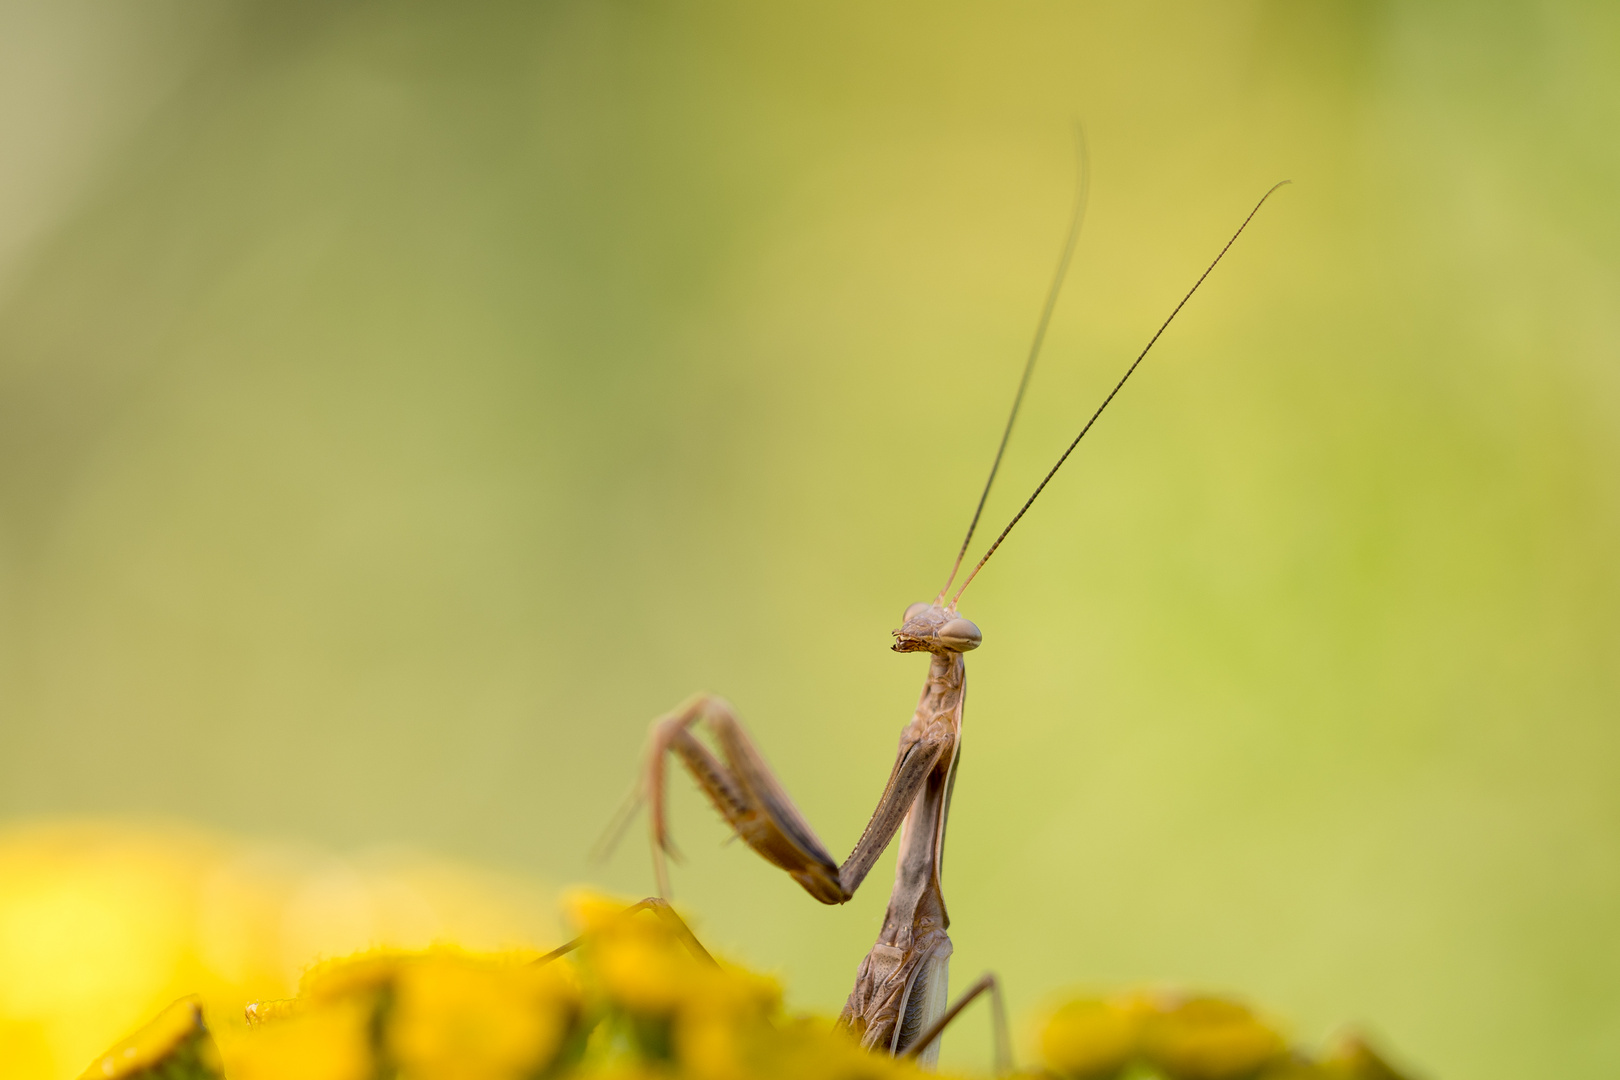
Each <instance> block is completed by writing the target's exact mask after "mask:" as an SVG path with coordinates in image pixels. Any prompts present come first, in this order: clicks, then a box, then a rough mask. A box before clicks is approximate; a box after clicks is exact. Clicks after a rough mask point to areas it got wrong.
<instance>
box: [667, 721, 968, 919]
mask: <svg viewBox="0 0 1620 1080" xmlns="http://www.w3.org/2000/svg"><path fill="white" fill-rule="evenodd" d="M700 724H701V725H702V726H704V727H706V728H708V730H709V732H710V734H711V735H713V737H714V740H715V742H716V743H717V744H718V746H719V748H720V753H721V754H722V755H723V756H724V759H725V760H724V761H722V760H720V759H719V758H717V757H715V755H714V753H713V751H711V750H710V749H709V748H708V747H707V746H705V745H704V744H703V743H702V742H700V741H699V740H698V739H697V738H696V737H695V736H694V735H693V733H692V728H693V727H695V726H698V725H700ZM918 727H919V726H918V725H917V724H916V723H913V725H912V726H911V727H909V728H907V729H906V732H905V734H903V735H902V737H901V741H900V751H899V755H898V756H897V757H896V759H895V763H894V769H893V771H892V772H891V773H890V774H889V782H888V785H887V786H886V787H885V788H884V791H883V795H882V797H881V798H879V800H878V805H877V809H876V810H874V811H873V812H872V817H871V820H870V821H869V822H868V823H867V826H866V830H865V832H863V833H862V835H861V839H860V841H859V842H858V843H857V844H856V845H855V850H854V851H853V852H851V853H850V856H849V858H848V859H846V860H845V861H844V863H843V864H842V865H839V864H838V863H836V862H834V861H833V858H832V856H831V855H829V854H828V853H827V847H826V845H825V844H823V843H822V842H821V839H820V838H819V837H818V836H817V835H816V833H815V830H814V829H812V828H811V827H810V824H809V822H807V821H805V819H804V815H803V814H802V813H801V812H800V811H799V808H798V807H797V806H795V805H794V803H793V799H792V797H791V796H789V795H788V793H787V791H786V790H785V789H784V788H783V787H782V783H781V781H779V780H778V779H777V778H776V774H775V773H773V772H772V771H771V767H770V766H769V765H767V764H766V763H765V758H764V757H763V756H762V755H761V754H760V752H759V749H758V748H757V747H756V746H755V745H754V741H753V739H752V738H750V737H749V735H748V732H747V730H746V729H745V728H744V727H743V726H742V723H741V722H740V721H739V720H738V719H737V716H736V713H735V712H733V711H732V708H731V705H730V704H729V703H728V702H727V701H726V700H725V699H724V698H720V697H716V696H715V695H713V694H698V695H695V696H694V697H692V698H691V699H689V700H688V701H687V702H686V703H685V704H684V705H682V706H681V707H680V708H679V709H677V710H675V712H673V713H671V714H670V715H668V716H666V717H664V718H662V719H660V720H659V721H657V722H656V723H655V724H654V725H653V732H652V740H651V746H650V747H649V749H648V754H647V766H646V769H647V772H646V776H645V778H644V780H643V792H644V793H645V795H646V797H647V800H648V803H649V804H650V808H651V817H652V838H653V860H654V865H655V869H656V873H657V878H658V889H659V893H660V895H667V894H668V892H669V881H668V873H667V869H666V867H665V864H664V856H665V854H674V853H675V852H674V845H673V843H672V842H671V840H670V836H669V819H668V814H667V813H666V811H665V805H664V795H665V773H664V761H665V757H666V755H667V754H670V753H673V754H674V755H675V756H676V757H677V758H679V759H680V761H681V763H682V764H684V765H685V766H686V768H687V771H688V772H690V773H691V774H692V778H693V779H694V780H696V781H697V784H698V786H699V787H700V788H702V789H703V793H704V794H705V795H707V796H708V797H709V801H710V802H712V803H713V804H714V807H715V809H716V810H718V811H719V812H720V815H721V816H722V817H723V818H725V819H726V823H727V824H729V825H730V826H731V827H732V829H733V830H734V831H735V832H736V834H737V836H739V837H740V838H741V839H742V841H743V842H744V843H746V844H747V845H748V846H749V847H751V848H753V849H754V850H755V851H756V852H758V853H759V854H760V856H761V857H763V858H764V859H765V861H766V862H769V863H770V864H771V865H773V866H777V867H780V868H782V869H783V870H786V871H787V872H788V874H789V875H790V876H791V877H792V878H793V880H795V881H797V882H798V883H799V884H800V885H802V886H804V890H805V891H806V892H808V893H809V894H810V895H811V896H813V897H815V898H816V899H817V900H819V901H821V902H822V903H823V904H842V903H844V902H845V901H846V900H848V899H849V898H850V897H852V896H854V895H855V890H856V889H857V888H859V887H860V884H861V882H862V881H863V880H864V879H865V878H866V875H867V873H868V872H870V871H871V869H872V865H873V864H874V863H875V862H877V860H878V857H879V856H880V855H882V853H883V849H884V848H886V847H888V845H889V841H890V839H892V838H893V836H894V834H895V832H896V831H897V830H898V829H899V828H900V823H901V821H902V820H904V818H905V816H906V812H907V811H908V810H910V808H911V804H912V803H913V802H914V801H915V800H916V797H917V792H918V791H920V790H921V789H922V786H923V784H924V783H925V782H926V781H927V779H928V774H929V773H930V772H931V771H932V770H933V769H934V767H935V765H936V764H937V763H938V762H939V759H940V758H941V756H943V754H944V753H945V751H946V750H947V749H948V748H949V747H950V746H951V745H953V744H954V741H955V739H954V732H945V731H941V730H939V729H938V727H937V725H935V726H929V727H925V728H923V729H921V730H917V729H918Z"/></svg>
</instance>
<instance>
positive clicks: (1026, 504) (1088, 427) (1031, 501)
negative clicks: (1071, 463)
mask: <svg viewBox="0 0 1620 1080" xmlns="http://www.w3.org/2000/svg"><path fill="white" fill-rule="evenodd" d="M1287 183H1289V181H1287V180H1283V181H1281V182H1279V183H1276V184H1273V185H1272V186H1271V190H1270V191H1267V192H1266V193H1265V194H1264V195H1262V196H1260V201H1259V202H1257V203H1255V204H1254V209H1253V210H1250V211H1249V216H1248V217H1246V218H1244V219H1243V224H1241V225H1239V226H1238V228H1237V232H1235V233H1233V234H1232V239H1230V240H1228V241H1227V242H1226V246H1225V247H1223V248H1221V250H1220V254H1218V255H1216V256H1215V260H1214V261H1213V262H1211V263H1210V264H1209V266H1208V267H1206V268H1205V269H1204V272H1203V273H1202V274H1199V275H1198V280H1197V281H1195V282H1193V287H1192V288H1190V289H1188V290H1187V295H1186V296H1183V297H1182V298H1181V303H1179V304H1177V305H1176V309H1175V310H1174V311H1172V312H1171V313H1170V317H1169V318H1167V319H1165V320H1164V322H1163V323H1162V324H1161V325H1160V326H1159V329H1158V330H1157V331H1155V332H1154V334H1153V337H1152V338H1151V339H1150V340H1149V341H1148V343H1147V345H1145V346H1143V348H1142V351H1141V352H1140V353H1138V354H1137V357H1136V359H1135V360H1133V361H1131V366H1130V367H1128V368H1126V369H1125V374H1124V375H1121V376H1120V378H1119V382H1117V383H1115V384H1114V388H1113V389H1112V390H1110V391H1108V396H1107V397H1105V398H1103V403H1102V404H1101V405H1099V406H1097V411H1096V412H1094V413H1092V414H1091V419H1090V420H1087V421H1086V426H1085V427H1083V428H1081V429H1080V434H1078V435H1076V436H1075V437H1074V442H1072V443H1070V444H1069V448H1068V449H1067V450H1065V451H1063V456H1062V457H1060V458H1058V459H1057V464H1056V465H1053V466H1052V470H1051V471H1050V472H1048V473H1047V474H1046V478H1045V479H1043V480H1042V481H1041V482H1040V485H1039V486H1038V487H1036V489H1035V493H1034V494H1033V495H1031V496H1030V497H1029V498H1028V499H1027V500H1026V501H1025V502H1024V505H1023V506H1022V507H1020V508H1019V510H1018V513H1016V514H1014V515H1013V519H1012V520H1011V521H1009V522H1008V523H1007V527H1006V528H1005V529H1002V530H1001V535H1000V536H998V537H996V541H995V543H993V544H991V545H990V550H989V551H986V552H985V553H984V558H982V559H980V560H979V562H978V565H976V566H975V567H974V568H973V572H972V573H970V574H968V576H967V580H966V581H964V582H962V587H961V588H960V589H957V590H956V595H955V596H953V597H951V606H952V607H955V606H956V602H957V601H958V600H960V599H961V598H962V594H963V593H965V592H967V587H968V586H969V585H971V584H972V583H973V579H974V578H975V577H977V576H978V574H979V571H980V570H982V569H984V564H985V563H987V562H989V561H990V556H992V555H994V554H995V553H996V549H997V548H998V547H1000V546H1001V542H1002V541H1003V540H1005V539H1007V534H1008V533H1010V532H1012V531H1013V526H1014V525H1017V524H1018V522H1019V521H1020V520H1021V519H1022V518H1023V516H1024V514H1026V513H1027V512H1028V511H1029V508H1030V507H1031V506H1033V505H1034V504H1035V500H1036V499H1037V498H1039V497H1040V494H1041V492H1042V491H1045V490H1046V485H1047V484H1049V483H1051V482H1052V477H1054V476H1056V475H1057V471H1058V470H1059V469H1061V468H1063V463H1064V462H1065V461H1068V460H1069V455H1070V454H1072V453H1074V448H1075V447H1077V446H1079V445H1080V440H1081V439H1083V438H1085V437H1086V432H1088V431H1090V430H1091V425H1092V424H1095V423H1096V422H1097V417H1099V416H1101V415H1102V412H1103V410H1104V409H1106V408H1108V403H1109V402H1110V401H1113V400H1114V395H1115V394H1117V393H1119V391H1120V388H1121V387H1123V386H1124V385H1125V380H1127V379H1129V378H1130V377H1131V375H1132V374H1133V373H1134V372H1135V371H1136V368H1137V365H1138V364H1140V363H1141V362H1142V360H1143V358H1144V357H1146V356H1147V354H1148V352H1149V350H1151V349H1152V348H1153V346H1154V344H1155V343H1156V342H1157V341H1158V340H1159V336H1160V335H1161V334H1163V333H1164V332H1165V330H1166V329H1168V328H1169V326H1170V324H1171V323H1172V322H1174V321H1175V318H1176V316H1177V315H1178V314H1180V313H1181V309H1182V308H1184V307H1186V306H1187V301H1189V300H1191V299H1192V298H1193V293H1195V292H1197V291H1198V286H1200V285H1202V284H1203V283H1204V279H1205V278H1207V277H1209V275H1210V273H1211V272H1212V271H1214V269H1215V267H1217V266H1219V265H1220V262H1221V260H1222V259H1223V258H1225V257H1226V253H1227V252H1228V251H1230V250H1231V249H1232V245H1233V244H1235V243H1237V239H1238V237H1240V236H1242V235H1243V230H1244V229H1247V228H1248V227H1249V222H1251V221H1253V220H1254V215H1256V214H1258V213H1259V212H1260V208H1261V207H1262V206H1264V205H1266V200H1267V199H1269V198H1271V196H1272V195H1273V194H1274V193H1275V192H1276V190H1277V189H1278V188H1280V187H1282V186H1283V185H1284V184H1287Z"/></svg>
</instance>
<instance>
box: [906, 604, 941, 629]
mask: <svg viewBox="0 0 1620 1080" xmlns="http://www.w3.org/2000/svg"><path fill="white" fill-rule="evenodd" d="M933 606H934V605H933V604H930V603H929V602H928V601H926V600H919V601H917V602H916V603H915V604H912V605H911V606H910V607H908V608H906V614H905V617H904V618H902V619H901V620H900V625H901V626H904V625H905V624H906V623H908V622H910V621H911V620H912V619H915V618H916V617H917V616H918V615H920V614H922V613H923V612H925V611H927V610H928V609H929V608H931V607H933Z"/></svg>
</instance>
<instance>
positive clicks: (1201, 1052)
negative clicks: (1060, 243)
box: [1142, 997, 1287, 1080]
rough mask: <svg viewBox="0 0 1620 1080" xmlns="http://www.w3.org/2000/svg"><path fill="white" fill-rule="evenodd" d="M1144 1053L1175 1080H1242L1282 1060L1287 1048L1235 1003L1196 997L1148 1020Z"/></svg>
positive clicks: (1163, 1009) (1165, 1006)
mask: <svg viewBox="0 0 1620 1080" xmlns="http://www.w3.org/2000/svg"><path fill="white" fill-rule="evenodd" d="M1142 1048H1143V1051H1144V1056H1146V1058H1147V1059H1148V1060H1149V1061H1150V1062H1152V1063H1153V1064H1154V1065H1155V1066H1156V1067H1158V1068H1159V1069H1160V1070H1161V1071H1163V1072H1164V1073H1165V1074H1166V1075H1168V1076H1169V1077H1171V1080H1241V1078H1244V1077H1250V1076H1253V1075H1255V1074H1256V1073H1258V1072H1260V1070H1261V1069H1263V1068H1265V1067H1266V1066H1267V1065H1268V1064H1270V1063H1272V1062H1274V1061H1276V1060H1278V1059H1279V1058H1281V1057H1282V1055H1283V1054H1284V1053H1285V1052H1286V1050H1287V1043H1286V1042H1285V1041H1284V1040H1283V1037H1282V1036H1281V1035H1279V1034H1278V1033H1277V1032H1276V1031H1275V1030H1274V1029H1272V1028H1271V1027H1270V1026H1268V1025H1267V1024H1265V1023H1264V1022H1262V1021H1261V1020H1260V1019H1259V1018H1258V1017H1257V1016H1255V1015H1254V1013H1252V1012H1251V1011H1249V1009H1248V1008H1247V1007H1245V1006H1243V1005H1240V1004H1238V1003H1237V1002H1235V1001H1229V1000H1227V999H1225V998H1218V997H1192V998H1184V999H1179V1000H1177V999H1171V1000H1168V1001H1165V1002H1164V1003H1163V1004H1162V1005H1161V1007H1160V1008H1159V1009H1158V1010H1157V1011H1155V1012H1154V1013H1152V1014H1150V1015H1149V1016H1148V1018H1147V1021H1146V1023H1145V1025H1144V1027H1143V1031H1142Z"/></svg>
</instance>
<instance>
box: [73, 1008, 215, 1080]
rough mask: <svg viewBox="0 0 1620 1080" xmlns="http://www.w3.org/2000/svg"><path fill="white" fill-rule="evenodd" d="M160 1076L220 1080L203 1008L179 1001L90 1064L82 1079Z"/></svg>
mask: <svg viewBox="0 0 1620 1080" xmlns="http://www.w3.org/2000/svg"><path fill="white" fill-rule="evenodd" d="M151 1074H161V1075H163V1076H165V1077H174V1078H175V1080H219V1078H220V1077H221V1075H222V1074H221V1072H220V1062H219V1050H218V1048H217V1047H215V1045H214V1040H213V1039H212V1038H211V1037H210V1036H209V1034H208V1028H207V1027H206V1026H205V1025H204V1024H203V1016H202V1006H201V1005H200V1004H199V1003H198V1001H197V999H196V998H194V997H187V998H181V999H180V1000H179V1001H177V1002H175V1003H174V1004H173V1005H170V1006H169V1007H168V1008H167V1009H164V1010H163V1011H162V1012H160V1013H158V1015H157V1018H156V1019H154V1020H153V1021H152V1022H151V1023H149V1024H147V1025H146V1026H145V1027H143V1028H141V1029H140V1030H139V1031H137V1032H136V1033H135V1034H133V1035H131V1036H130V1037H129V1038H127V1039H125V1040H124V1041H123V1042H120V1043H118V1044H117V1045H116V1046H114V1047H113V1048H112V1049H111V1050H108V1051H107V1052H106V1053H105V1054H103V1055H102V1056H101V1057H99V1058H97V1059H96V1060H95V1061H93V1062H91V1063H90V1067H89V1068H88V1069H86V1070H85V1071H84V1076H83V1077H82V1080H122V1078H123V1077H134V1076H137V1075H151Z"/></svg>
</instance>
